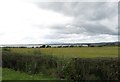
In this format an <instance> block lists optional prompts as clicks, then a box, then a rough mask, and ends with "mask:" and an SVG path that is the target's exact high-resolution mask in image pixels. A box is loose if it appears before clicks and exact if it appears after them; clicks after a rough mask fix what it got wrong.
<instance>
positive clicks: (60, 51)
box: [11, 47, 118, 58]
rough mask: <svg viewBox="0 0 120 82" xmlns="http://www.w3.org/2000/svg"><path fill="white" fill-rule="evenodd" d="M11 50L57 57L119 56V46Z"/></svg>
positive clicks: (12, 49)
mask: <svg viewBox="0 0 120 82" xmlns="http://www.w3.org/2000/svg"><path fill="white" fill-rule="evenodd" d="M11 52H16V53H22V54H29V55H34V54H39V53H42V54H47V55H53V56H57V57H65V58H71V57H81V58H92V57H118V47H80V48H11Z"/></svg>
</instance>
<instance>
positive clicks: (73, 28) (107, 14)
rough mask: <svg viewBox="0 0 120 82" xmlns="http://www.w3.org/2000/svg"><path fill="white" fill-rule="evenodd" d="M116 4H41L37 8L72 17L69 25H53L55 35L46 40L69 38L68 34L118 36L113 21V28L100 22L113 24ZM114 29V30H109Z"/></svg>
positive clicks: (116, 10) (116, 12) (116, 13)
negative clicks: (106, 20) (107, 21)
mask: <svg viewBox="0 0 120 82" xmlns="http://www.w3.org/2000/svg"><path fill="white" fill-rule="evenodd" d="M117 4H118V3H117V2H47V3H46V2H45V3H44V2H43V3H37V6H38V7H40V8H42V9H46V10H51V11H54V12H58V13H61V14H63V15H66V16H71V17H74V20H73V22H72V23H70V24H69V25H54V26H52V27H51V29H52V30H54V31H55V33H53V34H50V35H48V36H47V38H48V37H49V38H53V39H55V38H59V39H60V38H63V39H64V38H69V37H70V36H69V35H70V34H78V35H79V36H80V35H83V34H85V35H88V36H92V35H98V36H99V35H101V34H108V35H116V36H117V34H118V31H117V30H118V29H116V28H118V27H116V26H118V25H117V24H116V22H117V21H118V20H114V22H115V24H116V25H114V26H107V25H103V24H101V23H100V22H101V21H102V20H105V19H108V20H109V23H106V22H105V23H104V24H110V25H111V24H113V23H114V22H111V21H113V19H112V18H114V17H115V16H117V15H118V8H117V7H118V5H117ZM111 28H114V29H115V30H111Z"/></svg>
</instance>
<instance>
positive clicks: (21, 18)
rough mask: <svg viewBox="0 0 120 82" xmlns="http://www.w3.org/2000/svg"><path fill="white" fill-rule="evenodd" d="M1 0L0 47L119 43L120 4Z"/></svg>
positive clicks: (93, 1) (110, 1)
mask: <svg viewBox="0 0 120 82" xmlns="http://www.w3.org/2000/svg"><path fill="white" fill-rule="evenodd" d="M115 1H116V2H113V0H109V2H108V0H107V1H106V2H105V0H103V2H98V1H95V0H92V1H91V2H88V1H86V2H85V0H84V2H83V1H81V2H77V1H76V2H72V1H69V2H68V1H66V2H64V1H60V2H58V1H54V0H53V1H51V2H50V1H47V0H45V1H44V2H43V1H41V0H0V44H44V43H94V42H114V41H118V2H117V0H115Z"/></svg>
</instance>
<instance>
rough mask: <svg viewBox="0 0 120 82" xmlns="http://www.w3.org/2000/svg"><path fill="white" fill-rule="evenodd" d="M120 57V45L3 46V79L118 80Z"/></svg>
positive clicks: (77, 81)
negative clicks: (119, 47)
mask: <svg viewBox="0 0 120 82" xmlns="http://www.w3.org/2000/svg"><path fill="white" fill-rule="evenodd" d="M117 57H118V47H74V48H3V54H2V60H3V61H2V66H3V80H12V79H13V80H21V79H23V80H33V79H34V80H47V79H48V80H52V79H55V78H58V79H62V80H72V81H73V82H79V81H80V80H118V79H119V78H118V77H117V76H118V64H119V62H118V58H117ZM6 68H10V69H6ZM11 69H12V70H11ZM41 74H42V75H41ZM33 75H34V76H33ZM50 76H51V77H50ZM18 77H20V78H18Z"/></svg>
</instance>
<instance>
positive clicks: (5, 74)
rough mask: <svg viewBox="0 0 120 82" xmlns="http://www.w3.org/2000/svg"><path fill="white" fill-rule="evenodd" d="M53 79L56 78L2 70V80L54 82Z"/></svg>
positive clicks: (6, 69)
mask: <svg viewBox="0 0 120 82" xmlns="http://www.w3.org/2000/svg"><path fill="white" fill-rule="evenodd" d="M55 79H56V78H53V77H50V76H46V75H43V74H37V75H29V74H26V73H21V72H19V71H14V70H12V69H8V68H3V69H2V80H55Z"/></svg>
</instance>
